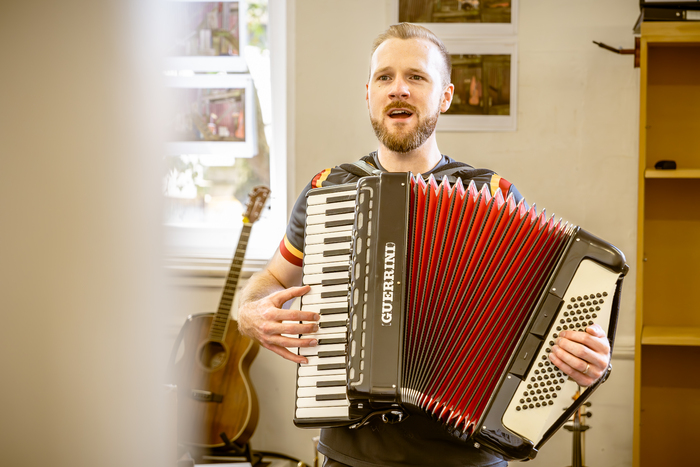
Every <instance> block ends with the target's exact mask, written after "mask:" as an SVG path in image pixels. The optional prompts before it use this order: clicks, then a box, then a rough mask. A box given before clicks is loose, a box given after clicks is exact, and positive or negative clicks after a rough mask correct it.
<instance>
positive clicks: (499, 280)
mask: <svg viewBox="0 0 700 467" xmlns="http://www.w3.org/2000/svg"><path fill="white" fill-rule="evenodd" d="M411 180H412V181H411V184H412V191H411V209H410V213H409V222H410V228H411V230H410V232H409V239H408V245H409V248H408V257H407V264H406V271H407V273H406V277H407V280H408V284H407V287H406V293H407V294H406V303H407V305H406V322H405V326H406V332H405V342H404V356H403V361H404V366H403V368H404V370H403V382H402V385H403V389H404V393H403V395H402V400H403V401H404V402H406V403H409V404H412V405H414V406H417V407H420V408H422V409H423V410H425V411H427V412H428V413H430V414H432V415H433V416H434V417H436V418H437V419H438V420H440V421H442V422H444V423H446V424H448V425H449V426H451V427H453V428H456V429H458V430H461V431H462V432H465V433H472V431H473V429H474V425H475V424H476V423H478V421H479V419H480V418H481V416H482V415H483V413H484V411H485V410H486V409H487V406H488V403H489V400H490V398H491V395H492V394H493V393H494V391H495V390H496V385H497V384H498V382H499V380H500V378H501V375H502V374H503V373H504V371H505V370H506V367H507V365H508V360H509V358H510V355H511V354H512V353H513V350H514V347H515V346H516V345H517V343H518V339H519V337H520V335H521V334H522V331H523V328H524V327H525V325H526V324H527V321H528V319H529V317H530V312H531V311H532V310H533V309H534V306H535V304H536V301H537V300H538V298H539V295H540V292H541V291H542V288H543V287H544V285H545V282H546V281H547V278H548V277H549V275H550V273H551V271H552V269H553V268H554V266H555V263H556V260H557V258H558V256H559V252H560V250H561V249H562V248H563V246H564V245H565V243H566V240H567V237H568V231H567V229H566V225H565V224H562V222H561V221H560V222H559V223H556V224H555V222H554V219H553V218H551V219H549V220H548V219H547V217H546V214H545V212H544V211H543V212H542V213H540V214H537V212H536V209H535V207H534V206H533V207H532V208H529V209H528V208H527V207H526V205H525V204H524V203H520V204H517V205H516V203H515V201H514V200H513V197H512V196H509V197H508V198H507V199H504V198H503V195H502V193H501V191H500V190H497V191H496V194H495V196H491V194H490V192H489V190H488V187H487V186H486V185H484V187H483V188H482V189H481V191H478V190H477V189H476V187H475V185H474V183H473V182H472V183H470V184H469V186H468V187H467V189H466V190H465V188H464V186H463V185H462V183H461V181H458V182H457V183H456V184H454V185H453V186H450V184H449V182H447V180H446V179H445V180H443V182H442V183H441V184H440V185H438V184H437V182H436V181H435V179H434V178H432V176H431V177H430V179H429V180H428V182H427V184H426V182H424V181H423V179H422V178H420V177H415V178H412V179H411Z"/></svg>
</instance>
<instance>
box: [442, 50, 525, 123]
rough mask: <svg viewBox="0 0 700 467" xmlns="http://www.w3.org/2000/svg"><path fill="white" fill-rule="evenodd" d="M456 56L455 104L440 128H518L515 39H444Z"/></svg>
mask: <svg viewBox="0 0 700 467" xmlns="http://www.w3.org/2000/svg"><path fill="white" fill-rule="evenodd" d="M444 42H445V46H446V47H447V49H448V50H449V51H450V56H451V58H452V84H454V86H455V91H454V97H453V99H452V105H451V106H450V108H449V109H448V111H447V112H445V113H444V114H442V115H441V116H440V118H439V120H438V126H437V129H438V130H439V131H514V130H515V129H516V116H517V101H518V99H517V89H518V87H517V76H518V70H517V66H518V57H517V44H516V43H515V42H503V43H481V42H470V41H444Z"/></svg>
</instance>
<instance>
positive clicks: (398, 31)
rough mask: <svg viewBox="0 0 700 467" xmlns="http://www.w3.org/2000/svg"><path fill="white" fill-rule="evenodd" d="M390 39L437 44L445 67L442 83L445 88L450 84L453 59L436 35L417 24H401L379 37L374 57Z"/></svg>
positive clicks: (390, 28)
mask: <svg viewBox="0 0 700 467" xmlns="http://www.w3.org/2000/svg"><path fill="white" fill-rule="evenodd" d="M389 39H425V40H427V41H430V42H432V43H433V44H435V45H436V46H437V48H438V50H440V54H441V55H442V58H443V61H444V62H445V66H444V67H443V69H442V70H441V71H442V81H443V83H442V84H443V86H447V85H448V84H450V81H451V76H452V58H450V53H449V52H448V51H447V47H445V44H443V43H442V41H441V40H440V39H439V38H438V37H437V36H436V35H435V34H433V32H432V31H431V30H430V29H427V28H424V27H423V26H418V25H417V24H411V23H399V24H394V25H392V26H390V27H389V29H387V30H386V31H384V32H383V33H382V34H380V35H379V36H377V38H376V39H375V40H374V44H373V45H372V55H374V52H375V51H376V50H377V48H378V47H379V46H380V45H382V43H383V42H385V41H387V40H389Z"/></svg>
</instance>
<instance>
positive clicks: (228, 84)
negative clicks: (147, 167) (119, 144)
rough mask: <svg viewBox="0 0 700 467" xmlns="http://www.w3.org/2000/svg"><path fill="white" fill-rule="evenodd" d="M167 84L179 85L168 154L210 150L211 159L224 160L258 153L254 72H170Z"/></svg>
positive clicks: (209, 162) (225, 162)
mask: <svg viewBox="0 0 700 467" xmlns="http://www.w3.org/2000/svg"><path fill="white" fill-rule="evenodd" d="M166 86H167V88H169V89H170V90H171V91H175V93H174V95H175V97H174V98H173V99H172V102H173V107H174V108H173V109H172V110H173V116H172V121H171V122H170V127H171V133H172V134H171V135H170V136H171V139H170V142H169V143H167V144H166V154H167V155H171V156H177V155H184V154H198V155H204V156H208V157H207V158H206V161H207V165H221V166H223V165H233V163H234V162H235V158H240V157H245V158H249V157H253V156H255V155H256V154H257V118H256V106H255V95H254V93H255V89H254V86H253V78H252V77H251V76H250V75H249V74H239V75H234V74H223V73H221V74H198V75H195V74H192V75H191V76H182V75H178V76H166ZM177 90H189V91H190V92H186V93H178V92H177ZM227 99H228V102H227ZM214 105H215V106H216V107H215V108H214V107H213V106H214ZM209 106H212V107H211V108H210V107H209ZM228 113H231V114H230V115H229V114H228ZM233 113H235V116H233ZM241 113H242V114H243V115H241ZM205 114H206V115H205ZM212 114H213V116H212ZM241 126H243V128H241Z"/></svg>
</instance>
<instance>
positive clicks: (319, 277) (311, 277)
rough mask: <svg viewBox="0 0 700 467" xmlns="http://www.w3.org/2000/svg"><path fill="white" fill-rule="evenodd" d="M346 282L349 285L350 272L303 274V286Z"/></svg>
mask: <svg viewBox="0 0 700 467" xmlns="http://www.w3.org/2000/svg"><path fill="white" fill-rule="evenodd" d="M335 280H346V281H347V283H348V284H349V283H350V271H346V272H330V273H328V274H305V275H304V285H314V284H321V283H322V282H323V281H335Z"/></svg>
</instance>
